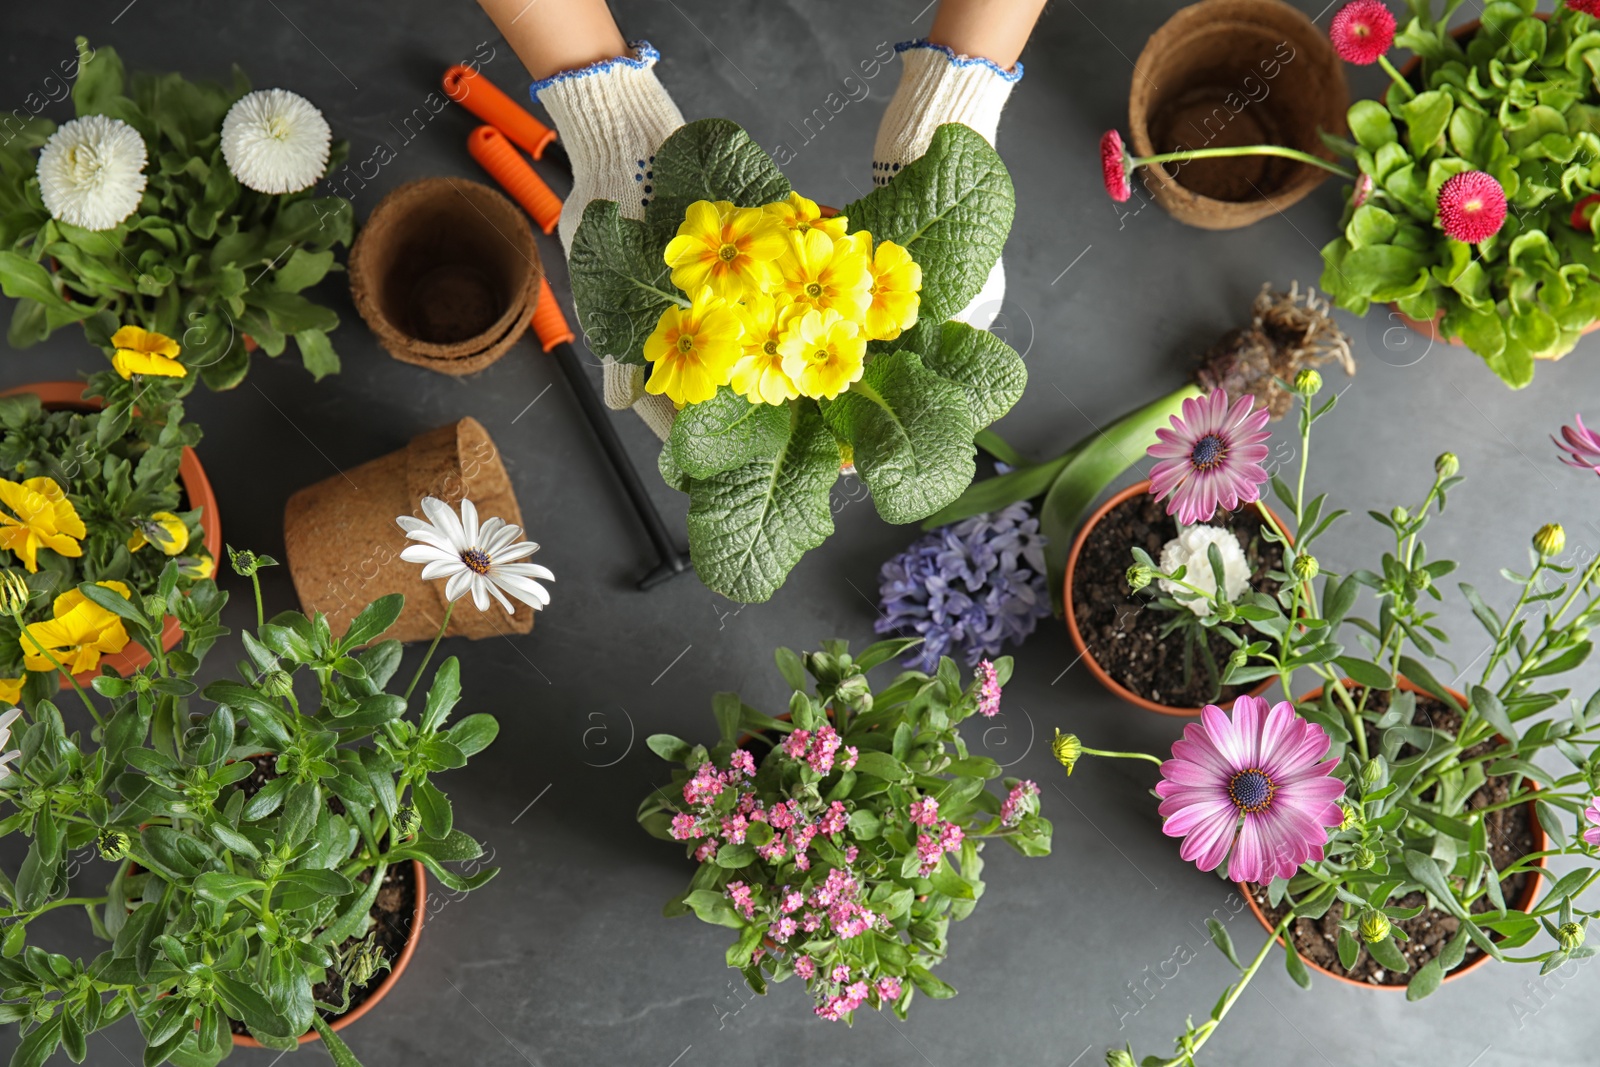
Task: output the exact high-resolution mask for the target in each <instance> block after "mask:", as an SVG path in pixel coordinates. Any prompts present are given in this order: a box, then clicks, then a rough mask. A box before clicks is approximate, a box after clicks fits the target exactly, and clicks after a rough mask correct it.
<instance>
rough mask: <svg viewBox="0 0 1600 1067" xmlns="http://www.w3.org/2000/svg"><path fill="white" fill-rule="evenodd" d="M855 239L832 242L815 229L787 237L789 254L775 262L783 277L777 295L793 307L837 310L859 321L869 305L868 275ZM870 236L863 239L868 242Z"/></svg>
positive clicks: (864, 257) (864, 253)
mask: <svg viewBox="0 0 1600 1067" xmlns="http://www.w3.org/2000/svg"><path fill="white" fill-rule="evenodd" d="M857 236H862V237H865V236H866V235H865V234H862V235H852V236H849V237H841V238H839V239H838V240H834V239H833V238H832V237H829V236H828V235H827V234H825V233H823V232H822V231H821V230H818V229H815V228H813V229H809V230H807V231H805V232H804V233H792V234H790V235H789V254H788V255H786V256H784V257H783V258H782V259H780V260H779V261H778V270H779V271H781V272H782V274H783V284H782V288H781V290H780V291H781V292H782V293H783V294H784V295H786V296H788V297H789V298H790V299H791V300H793V301H794V302H795V303H796V304H805V305H807V306H809V307H813V308H816V309H817V310H818V311H827V310H830V309H831V310H833V311H837V312H838V313H839V314H840V316H841V317H843V318H846V319H849V320H850V321H851V322H860V321H861V317H862V316H863V315H865V314H866V311H867V305H869V304H870V303H872V296H871V293H870V289H871V287H872V274H871V272H870V271H869V270H868V269H867V267H868V262H867V248H868V247H870V244H868V245H867V246H866V247H863V244H864V242H862V241H859V240H857V239H856V238H857ZM871 240H872V238H871V237H866V241H867V242H870V241H871Z"/></svg>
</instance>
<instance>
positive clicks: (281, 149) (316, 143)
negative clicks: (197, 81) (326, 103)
mask: <svg viewBox="0 0 1600 1067" xmlns="http://www.w3.org/2000/svg"><path fill="white" fill-rule="evenodd" d="M332 139H333V131H332V130H330V129H328V122H327V120H326V119H324V118H323V117H322V112H320V111H318V110H317V109H316V108H315V107H313V106H312V104H311V101H309V100H307V99H306V98H305V97H303V96H300V95H299V94H298V93H291V92H290V91H289V90H287V89H260V90H257V91H256V92H253V93H247V94H246V95H244V96H242V97H240V98H239V100H238V101H237V102H236V103H235V104H234V105H233V106H232V107H231V108H229V109H228V116H227V118H225V119H223V120H222V158H223V159H225V160H227V161H228V169H229V170H230V171H232V172H233V176H234V177H235V178H238V179H239V181H240V183H241V184H243V185H245V186H247V187H249V188H251V189H254V190H255V191H256V192H258V193H297V192H299V191H300V190H302V189H309V188H310V187H311V186H313V185H315V184H317V181H318V180H319V179H320V178H321V177H322V176H323V174H325V173H326V172H327V169H328V143H329V142H330V141H331V140H332Z"/></svg>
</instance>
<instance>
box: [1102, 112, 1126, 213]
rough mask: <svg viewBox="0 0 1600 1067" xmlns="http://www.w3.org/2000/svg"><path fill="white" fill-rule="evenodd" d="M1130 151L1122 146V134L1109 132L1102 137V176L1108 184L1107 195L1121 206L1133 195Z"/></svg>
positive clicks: (1113, 131) (1114, 131)
mask: <svg viewBox="0 0 1600 1067" xmlns="http://www.w3.org/2000/svg"><path fill="white" fill-rule="evenodd" d="M1128 162H1129V161H1128V150H1127V149H1126V148H1124V147H1123V145H1122V134H1120V133H1118V132H1117V131H1116V130H1107V131H1106V132H1105V133H1103V134H1101V135H1100V176H1101V179H1102V180H1103V181H1104V182H1105V183H1106V194H1107V195H1108V196H1110V197H1111V199H1112V200H1115V201H1116V202H1117V203H1119V204H1121V203H1124V202H1126V201H1127V199H1128V197H1130V196H1132V195H1133V185H1132V184H1131V183H1130V182H1129V181H1128V170H1129V167H1128Z"/></svg>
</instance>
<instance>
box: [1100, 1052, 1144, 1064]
mask: <svg viewBox="0 0 1600 1067" xmlns="http://www.w3.org/2000/svg"><path fill="white" fill-rule="evenodd" d="M1106 1067H1138V1065H1137V1064H1136V1063H1135V1062H1134V1059H1133V1056H1132V1055H1130V1054H1129V1053H1128V1051H1127V1050H1126V1049H1120V1048H1114V1049H1108V1050H1107V1051H1106Z"/></svg>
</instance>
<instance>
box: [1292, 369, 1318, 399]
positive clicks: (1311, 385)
mask: <svg viewBox="0 0 1600 1067" xmlns="http://www.w3.org/2000/svg"><path fill="white" fill-rule="evenodd" d="M1294 391H1295V392H1297V393H1299V394H1300V395H1301V396H1305V397H1311V396H1316V395H1317V394H1318V393H1319V392H1321V391H1322V375H1320V374H1318V373H1317V372H1316V371H1314V370H1312V369H1311V368H1310V367H1307V368H1305V369H1304V370H1302V371H1301V372H1300V373H1299V374H1296V375H1295V376H1294Z"/></svg>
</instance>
